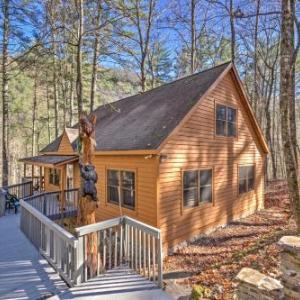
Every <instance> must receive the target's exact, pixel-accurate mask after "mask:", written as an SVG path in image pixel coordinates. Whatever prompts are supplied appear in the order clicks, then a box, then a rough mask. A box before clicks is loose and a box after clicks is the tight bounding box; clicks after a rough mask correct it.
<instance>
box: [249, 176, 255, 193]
mask: <svg viewBox="0 0 300 300" xmlns="http://www.w3.org/2000/svg"><path fill="white" fill-rule="evenodd" d="M253 188H254V178H250V179H248V191H250V190H253Z"/></svg>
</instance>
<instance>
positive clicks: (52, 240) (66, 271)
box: [20, 200, 78, 286]
mask: <svg viewBox="0 0 300 300" xmlns="http://www.w3.org/2000/svg"><path fill="white" fill-rule="evenodd" d="M20 203H21V221H20V227H21V230H22V231H23V233H24V234H25V235H26V236H27V238H28V239H29V240H30V241H31V242H32V244H33V245H34V246H35V247H36V248H37V249H39V250H40V252H41V254H42V255H43V256H44V257H45V258H46V259H47V260H48V262H49V263H50V264H51V265H52V266H53V267H54V269H55V270H56V271H57V272H58V273H59V274H60V275H61V277H62V278H63V279H64V280H65V281H66V282H67V283H68V284H69V285H70V286H72V285H73V284H74V279H76V278H77V270H76V264H75V263H74V262H76V261H77V258H76V257H77V251H78V247H77V245H78V240H77V239H76V238H75V237H74V236H73V235H72V234H71V233H69V232H68V231H66V230H65V229H64V228H62V227H60V226H58V225H57V224H56V223H54V222H53V221H51V220H50V219H49V218H47V217H46V216H45V215H43V214H42V213H41V212H40V211H38V210H37V209H36V208H34V207H33V206H31V205H30V202H25V201H24V200H21V201H20Z"/></svg>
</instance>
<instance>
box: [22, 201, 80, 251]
mask: <svg viewBox="0 0 300 300" xmlns="http://www.w3.org/2000/svg"><path fill="white" fill-rule="evenodd" d="M20 204H21V206H22V207H24V208H25V209H26V210H27V211H29V212H30V213H31V214H32V215H34V216H35V217H36V218H37V219H39V220H40V221H41V222H42V223H43V224H45V225H46V226H47V227H49V228H50V229H51V230H53V231H55V233H56V234H58V235H59V236H60V237H61V238H62V239H64V240H65V241H66V242H68V243H69V244H71V245H72V246H73V247H77V242H78V240H77V239H76V237H74V236H73V235H72V234H71V233H70V232H68V231H67V230H65V229H64V228H62V227H60V226H59V225H57V224H56V223H54V222H53V221H51V220H50V219H48V218H47V217H46V216H44V215H43V214H42V213H40V212H39V211H38V210H37V209H35V208H34V207H32V206H31V205H30V204H28V203H26V202H25V201H24V200H20Z"/></svg>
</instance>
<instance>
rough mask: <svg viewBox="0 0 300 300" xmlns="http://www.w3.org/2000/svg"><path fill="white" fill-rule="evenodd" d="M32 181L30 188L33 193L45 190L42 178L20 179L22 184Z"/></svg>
mask: <svg viewBox="0 0 300 300" xmlns="http://www.w3.org/2000/svg"><path fill="white" fill-rule="evenodd" d="M28 181H32V188H33V190H34V191H44V190H45V177H44V176H41V177H40V176H33V177H32V176H26V177H23V178H22V182H28Z"/></svg>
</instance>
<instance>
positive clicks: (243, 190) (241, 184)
mask: <svg viewBox="0 0 300 300" xmlns="http://www.w3.org/2000/svg"><path fill="white" fill-rule="evenodd" d="M246 192H247V179H240V180H239V193H240V194H242V193H246Z"/></svg>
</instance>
